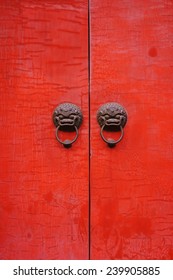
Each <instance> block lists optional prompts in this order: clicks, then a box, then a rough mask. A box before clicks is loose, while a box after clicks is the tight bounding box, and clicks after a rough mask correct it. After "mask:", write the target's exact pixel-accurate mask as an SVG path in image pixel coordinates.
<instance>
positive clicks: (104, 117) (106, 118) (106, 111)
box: [97, 102, 127, 129]
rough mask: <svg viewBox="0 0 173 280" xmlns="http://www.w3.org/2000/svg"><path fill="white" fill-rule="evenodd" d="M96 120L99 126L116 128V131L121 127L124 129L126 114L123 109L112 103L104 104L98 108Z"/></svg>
mask: <svg viewBox="0 0 173 280" xmlns="http://www.w3.org/2000/svg"><path fill="white" fill-rule="evenodd" d="M97 120H98V122H99V124H100V126H101V127H102V126H105V128H109V127H111V126H116V127H117V129H118V128H119V127H120V126H122V127H124V126H125V124H126V122H127V113H126V111H125V110H124V108H123V107H122V106H121V105H119V104H117V103H114V102H111V103H106V104H104V105H103V106H101V107H100V109H99V111H98V113H97Z"/></svg>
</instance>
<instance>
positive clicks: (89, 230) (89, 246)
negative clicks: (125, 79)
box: [88, 0, 91, 260]
mask: <svg viewBox="0 0 173 280" xmlns="http://www.w3.org/2000/svg"><path fill="white" fill-rule="evenodd" d="M90 35H91V34H90V0H88V120H89V131H88V137H89V139H88V141H89V146H88V149H89V151H88V154H89V174H88V175H89V178H88V188H89V189H88V212H89V213H88V259H89V260H90V259H91V184H90V180H91V176H90V175H91V160H90V158H91V155H90V154H91V141H90V140H91V139H90V129H91V117H90V116H91V114H90V113H91V110H90V92H91V63H90V59H91V52H90V51H91V46H90V42H91V40H90V39H91V38H90Z"/></svg>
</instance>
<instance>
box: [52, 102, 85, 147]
mask: <svg viewBox="0 0 173 280" xmlns="http://www.w3.org/2000/svg"><path fill="white" fill-rule="evenodd" d="M82 119H83V115H82V112H81V110H80V108H79V107H78V106H76V105H75V104H72V103H62V104H60V105H59V106H58V107H57V108H56V109H55V110H54V113H53V123H54V125H55V126H56V133H55V134H56V139H57V140H58V142H59V143H61V144H62V145H63V146H64V147H65V148H70V147H71V146H72V144H73V143H74V142H75V141H76V140H77V138H78V134H79V133H78V129H79V127H80V125H81V123H82ZM59 130H61V131H75V132H76V135H75V138H74V139H72V140H68V139H66V140H64V141H62V140H61V139H60V138H59V135H58V132H59Z"/></svg>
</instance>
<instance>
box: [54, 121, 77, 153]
mask: <svg viewBox="0 0 173 280" xmlns="http://www.w3.org/2000/svg"><path fill="white" fill-rule="evenodd" d="M59 129H61V126H57V128H56V132H55V135H56V139H57V140H58V142H59V143H61V144H62V145H63V146H64V147H65V148H70V147H71V146H72V144H73V143H74V142H75V141H76V140H77V138H78V135H79V133H78V129H77V127H76V126H74V129H75V131H76V135H75V138H74V139H73V140H68V139H67V140H64V141H62V140H61V139H60V138H59V136H58V131H59Z"/></svg>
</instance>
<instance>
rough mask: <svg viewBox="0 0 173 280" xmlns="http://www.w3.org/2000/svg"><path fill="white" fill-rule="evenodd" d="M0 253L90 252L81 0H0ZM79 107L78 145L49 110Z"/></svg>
mask: <svg viewBox="0 0 173 280" xmlns="http://www.w3.org/2000/svg"><path fill="white" fill-rule="evenodd" d="M0 10H1V16H0V18H1V27H0V40H1V44H0V59H1V60H0V67H1V70H0V82H1V102H0V107H1V122H0V123H1V137H0V147H1V156H0V158H1V170H0V177H1V185H0V200H1V202H0V211H1V222H0V258H1V259H87V258H88V123H87V118H88V116H87V115H88V50H87V43H86V42H87V40H88V11H87V1H86V0H81V1H78V0H76V1H75V0H72V1H69V0H68V1H55V0H43V1H37V0H33V1H30V0H20V1H18V0H11V1H6V0H0ZM62 102H73V103H75V104H76V105H78V106H79V107H81V109H82V111H83V114H84V115H85V119H84V121H83V124H82V127H81V128H80V137H79V138H78V141H77V143H76V144H77V145H73V147H72V148H71V149H70V150H67V149H64V148H63V147H62V146H61V145H60V144H58V142H57V141H56V139H55V131H54V130H55V129H54V125H53V122H52V113H53V111H54V109H55V107H56V106H57V105H58V104H59V103H62Z"/></svg>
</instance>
